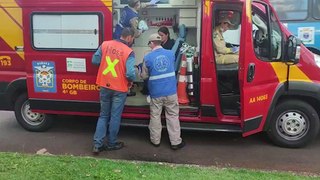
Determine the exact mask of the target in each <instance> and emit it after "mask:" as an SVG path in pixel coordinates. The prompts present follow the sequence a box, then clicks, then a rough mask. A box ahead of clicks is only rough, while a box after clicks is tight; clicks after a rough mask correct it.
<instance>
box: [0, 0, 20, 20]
mask: <svg viewBox="0 0 320 180" xmlns="http://www.w3.org/2000/svg"><path fill="white" fill-rule="evenodd" d="M0 6H2V7H4V9H5V10H6V11H7V12H8V13H9V14H10V15H11V16H12V17H13V18H14V19H15V20H16V21H17V22H18V23H19V25H20V26H22V10H21V8H20V7H19V5H18V4H17V3H16V2H15V1H14V0H6V2H5V3H4V2H0ZM8 7H10V8H8Z"/></svg>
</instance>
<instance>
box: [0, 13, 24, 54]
mask: <svg viewBox="0 0 320 180" xmlns="http://www.w3.org/2000/svg"><path fill="white" fill-rule="evenodd" d="M13 11H14V10H13ZM13 11H12V12H13ZM16 17H17V15H16ZM0 19H1V21H0V37H1V38H2V39H3V40H4V41H5V42H6V43H7V44H9V46H10V47H11V49H12V50H15V46H23V31H22V29H21V28H20V26H19V25H18V24H16V23H15V22H14V21H13V20H12V19H11V17H10V16H9V15H8V14H7V13H6V12H5V11H4V10H3V9H0ZM20 22H21V21H20ZM18 54H19V56H20V57H21V58H22V59H24V53H18Z"/></svg>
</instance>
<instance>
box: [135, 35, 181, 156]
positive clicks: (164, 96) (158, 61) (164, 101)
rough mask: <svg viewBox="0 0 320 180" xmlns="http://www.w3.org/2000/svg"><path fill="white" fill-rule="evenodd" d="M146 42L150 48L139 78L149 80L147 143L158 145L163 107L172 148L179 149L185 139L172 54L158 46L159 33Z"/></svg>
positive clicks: (159, 42)
mask: <svg viewBox="0 0 320 180" xmlns="http://www.w3.org/2000/svg"><path fill="white" fill-rule="evenodd" d="M148 45H149V47H150V48H151V49H152V51H151V52H150V53H149V54H147V55H146V56H145V57H144V62H143V65H142V72H141V77H142V78H143V79H149V82H148V88H149V93H150V97H151V102H150V123H149V130H150V142H151V144H152V145H154V146H156V147H158V146H160V141H161V130H162V125H161V113H162V108H164V109H165V116H166V125H167V130H168V133H169V139H170V143H171V149H173V150H177V149H181V148H183V147H184V146H185V142H184V141H183V140H182V139H181V136H180V135H181V130H180V121H179V103H178V96H177V79H176V74H175V70H174V61H175V55H174V53H173V52H172V51H171V50H166V49H164V48H163V47H162V46H161V37H160V36H159V34H158V33H155V34H152V35H151V36H150V37H149V43H148Z"/></svg>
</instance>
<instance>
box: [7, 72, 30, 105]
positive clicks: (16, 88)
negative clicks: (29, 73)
mask: <svg viewBox="0 0 320 180" xmlns="http://www.w3.org/2000/svg"><path fill="white" fill-rule="evenodd" d="M27 91H28V90H27V79H26V78H18V79H15V80H14V81H12V82H11V83H9V85H8V87H7V89H6V93H7V95H8V99H9V102H10V105H14V103H15V101H16V99H17V97H18V96H19V95H20V94H22V93H24V92H27Z"/></svg>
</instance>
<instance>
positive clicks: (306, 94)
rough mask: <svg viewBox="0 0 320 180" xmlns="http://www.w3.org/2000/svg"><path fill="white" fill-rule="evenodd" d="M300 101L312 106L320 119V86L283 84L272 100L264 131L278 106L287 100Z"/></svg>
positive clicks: (306, 83)
mask: <svg viewBox="0 0 320 180" xmlns="http://www.w3.org/2000/svg"><path fill="white" fill-rule="evenodd" d="M288 99H290V100H293V99H294V100H299V101H303V102H306V103H308V104H310V105H311V106H312V107H313V108H314V109H315V110H316V112H317V114H318V117H320V85H319V84H315V83H308V82H290V84H288V83H283V84H281V85H280V86H279V87H278V89H277V91H276V93H275V95H274V96H273V98H272V103H271V105H270V107H269V111H268V116H267V118H266V121H265V124H264V131H266V130H267V129H268V128H269V126H270V121H271V118H272V115H273V112H274V110H275V108H276V107H277V105H278V104H280V103H281V102H283V101H286V100H288Z"/></svg>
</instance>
